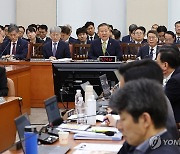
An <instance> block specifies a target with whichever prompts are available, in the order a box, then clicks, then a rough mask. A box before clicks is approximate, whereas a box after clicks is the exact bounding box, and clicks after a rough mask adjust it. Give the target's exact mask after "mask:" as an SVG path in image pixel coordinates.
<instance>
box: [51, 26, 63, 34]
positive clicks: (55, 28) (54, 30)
mask: <svg viewBox="0 0 180 154" xmlns="http://www.w3.org/2000/svg"><path fill="white" fill-rule="evenodd" d="M50 33H61V28H60V27H58V26H55V27H51V28H50Z"/></svg>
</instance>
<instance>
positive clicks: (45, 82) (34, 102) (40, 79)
mask: <svg viewBox="0 0 180 154" xmlns="http://www.w3.org/2000/svg"><path fill="white" fill-rule="evenodd" d="M0 63H1V64H4V65H21V66H22V65H26V66H29V67H30V104H31V107H44V100H45V99H47V98H49V97H51V96H53V95H54V85H53V75H52V64H51V62H47V61H37V62H26V61H12V62H10V61H0ZM25 85H26V84H22V87H24V86H25Z"/></svg>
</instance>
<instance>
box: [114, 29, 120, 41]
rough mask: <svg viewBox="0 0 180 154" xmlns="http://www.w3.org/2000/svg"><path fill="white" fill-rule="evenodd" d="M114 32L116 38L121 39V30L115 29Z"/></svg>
mask: <svg viewBox="0 0 180 154" xmlns="http://www.w3.org/2000/svg"><path fill="white" fill-rule="evenodd" d="M112 34H113V35H114V37H115V39H116V40H119V39H120V37H121V32H120V31H119V30H118V29H113V31H112Z"/></svg>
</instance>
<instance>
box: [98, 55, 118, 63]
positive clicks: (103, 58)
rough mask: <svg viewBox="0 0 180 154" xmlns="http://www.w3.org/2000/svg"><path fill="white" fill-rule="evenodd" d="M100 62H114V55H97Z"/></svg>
mask: <svg viewBox="0 0 180 154" xmlns="http://www.w3.org/2000/svg"><path fill="white" fill-rule="evenodd" d="M99 61H100V62H116V56H99Z"/></svg>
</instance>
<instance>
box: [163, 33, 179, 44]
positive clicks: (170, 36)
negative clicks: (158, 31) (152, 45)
mask: <svg viewBox="0 0 180 154" xmlns="http://www.w3.org/2000/svg"><path fill="white" fill-rule="evenodd" d="M164 37H165V44H174V43H175V42H176V35H175V34H174V32H172V31H166V32H165V34H164Z"/></svg>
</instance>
